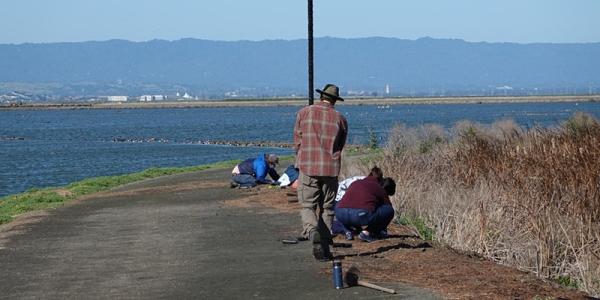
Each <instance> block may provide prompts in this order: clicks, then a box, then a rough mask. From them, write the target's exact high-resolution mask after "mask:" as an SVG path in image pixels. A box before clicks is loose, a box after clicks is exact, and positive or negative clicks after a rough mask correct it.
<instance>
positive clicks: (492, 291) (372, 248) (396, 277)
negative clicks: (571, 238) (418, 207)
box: [224, 187, 590, 299]
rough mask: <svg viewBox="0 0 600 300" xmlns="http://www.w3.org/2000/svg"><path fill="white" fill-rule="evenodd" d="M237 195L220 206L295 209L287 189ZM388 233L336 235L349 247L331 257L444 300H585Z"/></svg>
mask: <svg viewBox="0 0 600 300" xmlns="http://www.w3.org/2000/svg"><path fill="white" fill-rule="evenodd" d="M239 191H240V193H245V194H247V197H243V198H241V199H236V200H229V201H225V202H224V203H225V205H228V206H232V207H240V208H264V209H265V211H266V212H267V213H277V212H286V213H294V212H298V210H299V208H300V205H299V204H298V203H297V202H289V201H288V198H289V195H288V194H289V192H290V190H289V189H279V188H270V187H259V188H255V189H249V190H239ZM299 227H300V224H299ZM298 233H299V232H298ZM296 234H297V233H296ZM389 234H390V238H388V239H385V240H379V241H376V242H373V243H365V242H362V241H359V240H357V239H355V240H354V241H347V240H345V238H343V237H341V236H338V237H336V238H335V239H334V242H336V243H351V244H352V247H351V248H343V247H335V248H332V249H333V253H334V256H335V257H336V258H337V259H340V260H342V262H343V268H344V270H348V268H350V267H356V268H357V269H358V270H359V272H360V275H359V276H360V278H361V279H363V280H366V281H369V282H373V283H376V284H381V285H383V286H385V283H386V282H388V283H398V282H401V283H406V284H410V285H413V286H417V287H421V288H425V289H429V290H432V291H435V292H437V293H439V294H441V295H443V296H444V297H446V298H448V299H535V298H539V299H546V298H551V299H590V298H589V297H587V296H586V295H585V294H584V293H581V292H578V291H575V290H570V289H567V288H564V287H561V286H559V285H558V284H555V283H553V282H549V281H545V280H542V279H540V278H537V277H535V276H534V275H533V274H530V273H526V272H522V271H519V270H517V269H515V268H512V267H507V266H503V265H499V264H497V263H495V262H493V261H490V260H488V259H485V258H482V257H479V256H477V255H474V254H467V253H459V252H457V251H454V250H452V249H449V248H447V247H444V246H441V245H436V244H434V243H430V242H427V241H424V240H421V239H420V238H419V237H418V236H417V235H416V234H415V233H414V231H413V230H412V229H411V228H409V227H406V226H402V225H398V224H392V225H391V226H390V228H389ZM322 272H323V273H327V274H330V273H331V266H330V265H329V264H327V265H326V266H324V267H323V269H322Z"/></svg>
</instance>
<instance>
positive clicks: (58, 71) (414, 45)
mask: <svg viewBox="0 0 600 300" xmlns="http://www.w3.org/2000/svg"><path fill="white" fill-rule="evenodd" d="M306 49H307V46H306V39H295V40H262V41H215V40H205V39H193V38H184V39H180V40H175V41H168V40H160V39H155V40H150V41H145V42H132V41H127V40H122V39H113V40H108V41H88V42H61V43H23V44H0V57H2V58H3V59H1V60H0V70H2V71H0V93H2V92H7V91H11V90H14V89H15V87H16V86H18V85H19V84H20V85H29V86H38V87H45V88H44V89H41V90H43V91H44V92H46V93H50V94H57V95H71V96H72V95H102V94H111V93H121V94H127V95H136V94H144V93H150V92H151V93H161V94H174V93H175V92H177V91H182V92H189V93H192V94H195V95H200V96H201V97H209V96H214V95H224V93H226V92H231V91H238V94H248V95H250V94H253V95H255V96H269V95H272V96H280V95H281V96H285V95H306V81H307V77H308V76H307V66H306V65H307V54H306V51H307V50H306ZM314 57H315V58H314V61H315V85H316V86H320V85H323V84H325V83H328V82H335V83H337V84H339V85H340V87H342V89H343V90H345V91H346V92H349V91H352V92H355V93H359V92H366V93H371V94H373V93H379V94H382V93H385V92H386V91H385V87H386V86H387V87H389V89H390V90H391V91H390V93H391V94H394V95H395V94H398V95H410V94H432V93H434V94H440V95H441V94H447V95H451V94H463V95H465V94H483V95H485V94H488V93H494V92H495V91H496V92H503V93H508V92H510V93H517V92H518V91H525V92H532V91H542V90H547V91H552V90H553V89H554V90H556V89H572V90H574V91H578V90H581V91H586V90H589V89H592V88H594V89H595V88H598V89H599V90H600V87H599V85H600V80H599V79H598V78H600V59H597V57H600V43H564V44H562V43H531V44H520V43H510V42H507V43H490V42H467V41H464V40H461V39H434V38H429V37H424V38H420V39H416V40H408V39H397V38H386V37H367V38H352V39H348V38H336V37H321V38H317V39H315V55H314ZM29 92H32V93H35V92H36V91H35V89H34V91H29ZM525 92H524V93H525Z"/></svg>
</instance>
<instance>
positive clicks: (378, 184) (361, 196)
mask: <svg viewBox="0 0 600 300" xmlns="http://www.w3.org/2000/svg"><path fill="white" fill-rule="evenodd" d="M395 192H396V183H395V182H394V180H393V179H391V178H389V177H386V178H383V179H380V178H377V177H376V176H373V175H371V174H370V175H369V176H367V177H366V178H365V179H361V180H357V181H355V182H353V183H352V185H350V187H349V188H348V190H347V191H346V193H345V194H344V196H343V197H342V200H340V202H339V203H338V205H337V206H336V208H335V217H336V219H337V220H338V221H340V222H341V223H342V224H343V225H344V226H345V227H347V228H362V227H363V226H367V227H366V230H363V231H362V232H361V233H360V234H359V235H358V238H359V239H361V240H363V241H366V242H373V241H375V240H377V239H380V238H386V237H387V227H388V225H389V224H390V222H391V221H392V219H394V208H393V207H392V204H391V202H390V198H389V196H392V195H394V193H395Z"/></svg>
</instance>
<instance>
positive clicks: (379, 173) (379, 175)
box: [369, 166, 383, 182]
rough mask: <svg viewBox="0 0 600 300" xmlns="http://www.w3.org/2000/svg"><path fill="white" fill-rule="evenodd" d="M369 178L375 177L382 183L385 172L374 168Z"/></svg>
mask: <svg viewBox="0 0 600 300" xmlns="http://www.w3.org/2000/svg"><path fill="white" fill-rule="evenodd" d="M369 176H373V177H375V178H377V180H378V181H380V182H381V179H383V172H382V171H381V169H380V168H378V167H377V166H374V167H373V169H371V172H370V173H369Z"/></svg>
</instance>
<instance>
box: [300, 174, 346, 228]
mask: <svg viewBox="0 0 600 300" xmlns="http://www.w3.org/2000/svg"><path fill="white" fill-rule="evenodd" d="M298 180H299V183H300V184H299V185H298V201H299V202H300V205H301V206H302V208H301V209H300V217H301V218H302V236H303V237H305V238H310V237H309V234H310V231H311V230H317V231H318V232H319V233H320V234H321V236H322V237H324V238H331V224H332V222H333V216H334V215H335V212H334V200H335V195H336V193H337V188H338V181H337V177H330V176H308V175H305V174H302V172H300V177H299V178H298ZM317 208H318V209H319V210H318V211H317Z"/></svg>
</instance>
